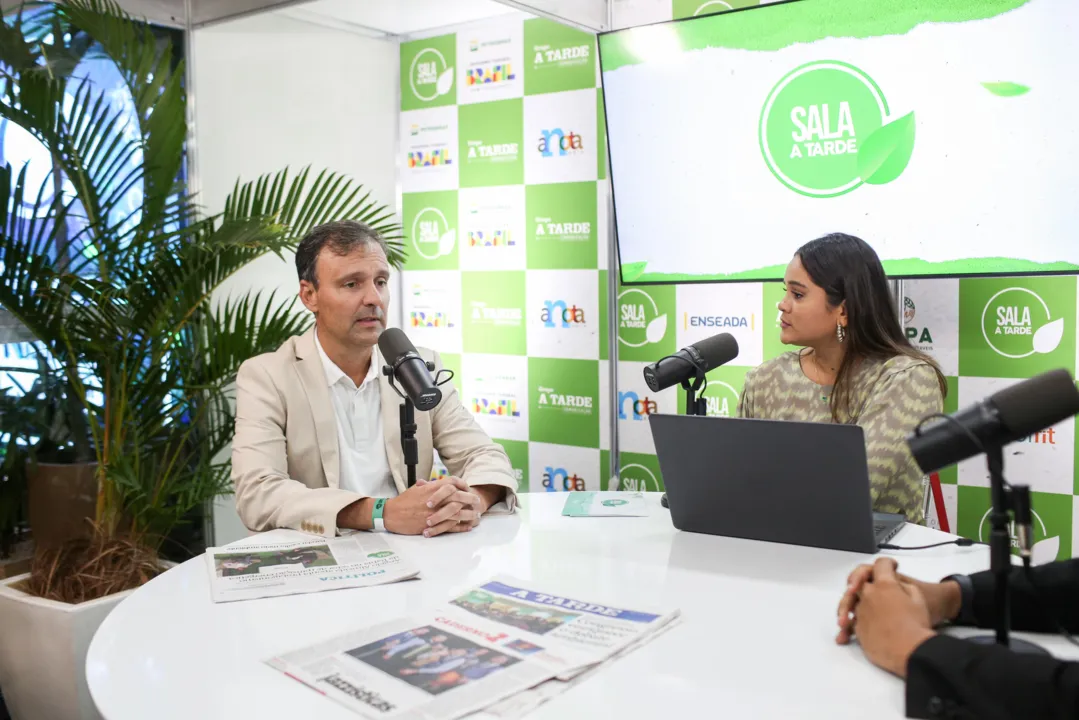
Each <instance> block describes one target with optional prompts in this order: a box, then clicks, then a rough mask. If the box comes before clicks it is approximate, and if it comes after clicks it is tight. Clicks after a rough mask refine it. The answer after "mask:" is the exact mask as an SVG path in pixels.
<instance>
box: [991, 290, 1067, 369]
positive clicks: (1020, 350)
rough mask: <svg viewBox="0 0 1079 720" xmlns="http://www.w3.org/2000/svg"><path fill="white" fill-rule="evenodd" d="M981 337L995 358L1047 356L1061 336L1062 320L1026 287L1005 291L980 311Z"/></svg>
mask: <svg viewBox="0 0 1079 720" xmlns="http://www.w3.org/2000/svg"><path fill="white" fill-rule="evenodd" d="M981 324H982V337H984V338H985V342H986V343H988V345H989V347H991V348H992V349H993V351H994V352H996V353H997V354H998V355H1002V356H1004V357H1006V358H1012V359H1019V358H1025V357H1030V356H1031V355H1034V354H1035V353H1040V354H1045V353H1051V352H1053V351H1054V350H1056V349H1057V347H1058V346H1059V345H1060V341H1061V340H1062V339H1063V337H1064V318H1063V317H1058V318H1057V319H1056V320H1054V319H1053V313H1052V312H1051V311H1050V309H1049V305H1048V303H1046V302H1045V300H1043V299H1042V297H1041V296H1040V295H1038V293H1036V292H1034V291H1033V290H1030V289H1028V288H1021V287H1010V288H1005V289H1003V290H1001V291H999V292H997V293H996V294H995V295H993V296H992V297H991V298H989V301H988V302H987V303H986V304H985V308H984V309H983V310H982V323H981Z"/></svg>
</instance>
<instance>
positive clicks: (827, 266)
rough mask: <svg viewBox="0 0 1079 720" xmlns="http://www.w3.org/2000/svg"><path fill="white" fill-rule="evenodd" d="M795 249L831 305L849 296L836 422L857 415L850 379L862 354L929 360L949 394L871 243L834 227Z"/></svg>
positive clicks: (834, 411) (834, 395)
mask: <svg viewBox="0 0 1079 720" xmlns="http://www.w3.org/2000/svg"><path fill="white" fill-rule="evenodd" d="M796 255H798V257H799V258H801V260H802V267H804V268H805V269H806V272H807V273H809V277H811V278H812V279H813V282H815V283H816V284H817V285H819V286H820V287H822V288H824V291H825V293H826V294H827V296H828V304H829V305H831V306H833V307H836V306H838V305H839V304H840V303H841V302H843V301H844V300H845V301H846V302H847V327H846V331H847V334H846V338H845V339H844V343H845V344H846V346H847V352H846V353H845V354H844V356H843V362H842V363H841V364H840V366H839V372H838V373H837V374H836V379H835V387H834V388H833V389H832V397H831V400H830V403H829V405H830V408H831V411H832V420H833V422H837V423H838V422H853V421H854V420H855V419H856V418H855V417H854V414H855V408H854V407H853V397H852V392H851V384H852V383H853V381H854V373H855V372H856V371H857V369H858V366H859V364H860V362H861V361H862V360H864V359H874V360H888V359H891V358H893V357H895V356H897V355H906V356H907V357H910V358H914V359H915V360H920V361H922V362H925V363H926V364H928V365H929V366H930V367H931V368H933V371H934V372H935V373H936V374H937V382H939V383H940V392H941V395H942V396H944V395H947V393H948V383H947V381H945V379H944V373H942V372H941V371H940V366H939V365H938V364H937V363H936V361H935V360H933V358H931V357H929V356H928V355H926V354H925V353H923V352H922V351H920V350H918V349H917V348H916V347H914V346H913V345H911V343H910V340H908V339H907V336H906V335H905V334H904V333H903V328H902V327H901V326H900V325H899V315H898V313H897V312H896V307H895V303H894V302H893V301H892V293H891V289H890V288H889V287H888V278H887V277H886V276H885V274H884V267H883V266H882V265H881V264H880V258H878V257H877V253H876V252H874V251H873V248H871V247H869V245H868V244H867V243H866V242H865V241H864V240H861V239H859V238H856V237H854V236H853V235H844V234H843V233H832V234H831V235H825V236H824V237H822V238H817V239H816V240H812V241H810V242H808V243H806V244H805V245H803V246H802V247H801V248H799V249H798V252H797V253H796Z"/></svg>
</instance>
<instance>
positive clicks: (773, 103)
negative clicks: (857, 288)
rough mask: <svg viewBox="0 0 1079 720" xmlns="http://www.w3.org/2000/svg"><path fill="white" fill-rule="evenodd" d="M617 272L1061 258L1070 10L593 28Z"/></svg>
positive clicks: (922, 271) (857, 2)
mask: <svg viewBox="0 0 1079 720" xmlns="http://www.w3.org/2000/svg"><path fill="white" fill-rule="evenodd" d="M599 47H600V65H601V70H602V73H603V95H604V102H605V107H606V117H607V130H608V142H609V152H610V158H611V182H612V190H613V193H614V207H615V228H616V232H617V237H618V250H619V258H620V262H621V268H622V281H623V282H624V283H627V284H632V283H651V282H694V281H710V282H722V281H733V280H776V279H781V278H782V277H783V271H784V269H785V267H786V265H787V263H788V262H789V260H790V258H791V256H792V254H793V252H794V250H796V249H797V248H798V246H799V245H801V244H802V243H804V242H806V241H808V240H811V239H813V238H815V237H819V236H821V235H825V234H827V233H830V232H844V233H849V234H852V235H857V236H859V237H861V238H862V239H863V240H866V241H867V242H868V243H869V244H870V245H872V246H873V247H874V249H876V251H877V253H878V254H879V255H880V257H881V259H882V260H883V262H884V267H885V270H886V271H887V272H888V274H889V275H891V276H893V277H932V276H942V275H946V276H960V275H1014V274H1033V273H1067V272H1076V271H1079V92H1076V90H1075V89H1076V87H1079V86H1077V84H1076V83H1077V80H1076V72H1077V69H1079V2H1077V1H1076V0H872V2H869V1H868V0H794V1H792V2H782V3H775V4H769V5H761V6H759V7H753V8H748V9H745V10H736V11H733V12H726V13H722V14H718V15H710V16H704V17H696V18H690V19H686V20H681V21H675V22H670V23H663V24H659V25H649V26H643V27H638V28H630V29H627V30H620V31H616V32H611V33H605V34H603V35H601V36H600V38H599Z"/></svg>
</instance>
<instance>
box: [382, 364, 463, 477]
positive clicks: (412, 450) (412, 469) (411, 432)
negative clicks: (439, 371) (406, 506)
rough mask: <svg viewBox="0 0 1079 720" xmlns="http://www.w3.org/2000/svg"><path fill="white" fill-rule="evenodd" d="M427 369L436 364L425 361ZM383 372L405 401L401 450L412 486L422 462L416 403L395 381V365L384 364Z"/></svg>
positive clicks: (433, 367) (402, 414)
mask: <svg viewBox="0 0 1079 720" xmlns="http://www.w3.org/2000/svg"><path fill="white" fill-rule="evenodd" d="M425 363H426V365H427V369H428V370H430V371H431V372H434V370H435V364H434V363H433V362H431V361H429V360H427V361H425ZM382 374H383V375H385V376H386V377H387V378H388V379H389V382H390V387H391V388H393V391H394V392H395V393H397V394H398V396H400V397H401V399H403V400H404V401H405V402H404V404H403V405H401V412H400V418H401V420H400V422H401V451H402V452H403V454H404V456H405V472H406V483H405V484H406V487H412V486H414V485H415V484H416V465H417V464H419V462H420V445H419V443H418V442H417V441H416V405H415V404H414V403H413V402H412V399H411V398H410V397H409V396H408V395H406V394H405V393H403V392H401V390H400V388H398V387H397V385H396V384H395V383H394V381H393V367H391V366H390V365H383V366H382ZM452 377H453V374H452V373H450V376H449V377H448V378H446V379H445V380H443V381H442V382H437V380H436V382H435V384H436V385H444V384H445V383H447V382H449V380H450V378H452Z"/></svg>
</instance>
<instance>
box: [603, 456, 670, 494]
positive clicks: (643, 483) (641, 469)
mask: <svg viewBox="0 0 1079 720" xmlns="http://www.w3.org/2000/svg"><path fill="white" fill-rule="evenodd" d="M607 489H608V490H628V491H631V492H659V491H660V490H662V489H663V488H662V487H661V486H660V484H659V480H657V479H656V476H655V474H654V473H653V472H652V471H651V470H649V469H648V468H647V467H645V466H644V465H641V464H639V463H626V464H625V465H623V466H622V469H621V470H619V471H618V477H616V478H612V479H611V481H610V482H609V483H608V487H607Z"/></svg>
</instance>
